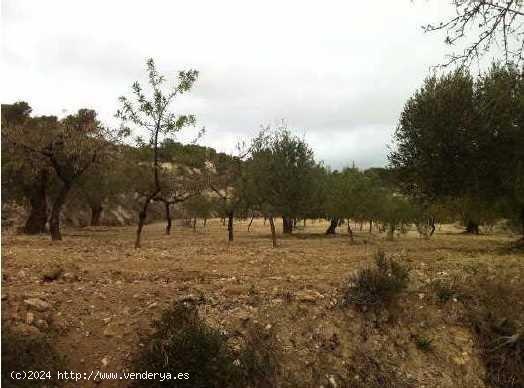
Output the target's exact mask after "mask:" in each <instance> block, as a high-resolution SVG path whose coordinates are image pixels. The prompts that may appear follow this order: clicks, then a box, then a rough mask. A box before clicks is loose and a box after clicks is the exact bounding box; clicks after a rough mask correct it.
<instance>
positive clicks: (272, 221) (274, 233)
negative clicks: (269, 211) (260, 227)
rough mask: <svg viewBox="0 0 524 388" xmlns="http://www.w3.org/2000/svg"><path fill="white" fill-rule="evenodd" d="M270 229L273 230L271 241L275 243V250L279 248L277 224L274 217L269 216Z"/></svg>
mask: <svg viewBox="0 0 524 388" xmlns="http://www.w3.org/2000/svg"><path fill="white" fill-rule="evenodd" d="M269 227H270V228H271V240H272V241H273V248H276V247H277V233H276V231H275V222H274V220H273V216H269Z"/></svg>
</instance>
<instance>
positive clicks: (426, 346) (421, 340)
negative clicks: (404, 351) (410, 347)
mask: <svg viewBox="0 0 524 388" xmlns="http://www.w3.org/2000/svg"><path fill="white" fill-rule="evenodd" d="M432 343H433V340H432V339H430V338H427V337H419V336H415V345H416V346H417V349H420V350H422V351H423V352H429V351H430V350H431V349H432V347H433V346H432Z"/></svg>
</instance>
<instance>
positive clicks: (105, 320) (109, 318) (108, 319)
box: [103, 317, 111, 325]
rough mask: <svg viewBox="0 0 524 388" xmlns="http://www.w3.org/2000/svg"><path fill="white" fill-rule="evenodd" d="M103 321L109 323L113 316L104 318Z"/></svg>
mask: <svg viewBox="0 0 524 388" xmlns="http://www.w3.org/2000/svg"><path fill="white" fill-rule="evenodd" d="M103 321H104V323H105V324H106V325H107V324H108V323H109V322H111V317H108V318H104V319H103Z"/></svg>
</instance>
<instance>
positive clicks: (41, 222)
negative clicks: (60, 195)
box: [24, 170, 49, 234]
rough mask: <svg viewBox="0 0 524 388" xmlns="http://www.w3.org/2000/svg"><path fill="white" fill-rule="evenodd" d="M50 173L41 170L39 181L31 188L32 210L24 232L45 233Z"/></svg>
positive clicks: (30, 200) (30, 201)
mask: <svg viewBox="0 0 524 388" xmlns="http://www.w3.org/2000/svg"><path fill="white" fill-rule="evenodd" d="M48 178H49V173H48V172H47V170H42V171H40V177H39V179H38V183H37V184H36V185H35V186H34V187H33V188H32V189H31V190H30V193H29V203H30V204H31V212H30V213H29V218H28V219H27V221H26V223H25V226H24V233H26V234H39V233H45V224H46V223H47V182H48Z"/></svg>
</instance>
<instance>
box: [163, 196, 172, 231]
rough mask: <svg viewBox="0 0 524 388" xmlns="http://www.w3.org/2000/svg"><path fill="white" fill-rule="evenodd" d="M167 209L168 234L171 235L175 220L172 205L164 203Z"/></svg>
mask: <svg viewBox="0 0 524 388" xmlns="http://www.w3.org/2000/svg"><path fill="white" fill-rule="evenodd" d="M164 206H165V209H166V221H167V224H166V234H171V226H172V225H173V220H172V219H171V204H170V203H169V202H167V201H166V202H164Z"/></svg>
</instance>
